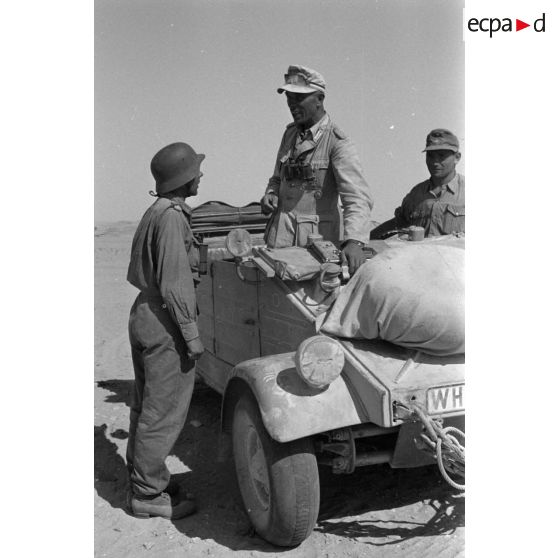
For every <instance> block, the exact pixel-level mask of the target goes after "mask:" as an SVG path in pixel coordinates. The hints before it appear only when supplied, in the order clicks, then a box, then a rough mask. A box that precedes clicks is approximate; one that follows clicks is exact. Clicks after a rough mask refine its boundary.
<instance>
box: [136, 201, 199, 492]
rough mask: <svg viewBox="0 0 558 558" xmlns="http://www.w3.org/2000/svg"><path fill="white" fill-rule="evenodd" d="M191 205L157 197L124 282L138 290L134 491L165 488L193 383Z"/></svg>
mask: <svg viewBox="0 0 558 558" xmlns="http://www.w3.org/2000/svg"><path fill="white" fill-rule="evenodd" d="M190 213H191V210H190V208H189V207H188V206H187V205H186V204H185V203H184V202H181V201H178V202H176V201H171V200H169V199H168V198H159V199H157V201H155V203H153V205H152V206H151V207H150V208H149V209H148V210H147V211H146V213H145V214H144V216H143V218H142V220H141V222H140V224H139V226H138V229H137V231H136V233H135V236H134V240H133V243H132V253H131V260H130V265H129V268H128V281H129V282H130V283H131V284H132V285H134V286H135V287H137V288H138V289H139V290H140V291H141V292H140V294H139V295H138V297H137V298H136V301H135V302H134V305H133V307H132V309H131V312H130V320H129V335H130V344H131V349H132V361H133V365H134V376H135V390H134V393H133V401H132V405H131V410H130V434H129V439H128V449H127V452H126V460H127V464H128V469H129V471H130V480H131V486H132V492H133V493H134V494H136V495H139V496H152V495H156V494H159V493H161V492H163V491H164V490H165V488H166V487H167V485H168V482H169V478H170V473H169V471H168V469H167V467H166V465H165V459H166V457H167V456H168V454H169V452H170V451H171V449H172V447H173V445H174V443H175V442H176V439H177V438H178V435H179V434H180V431H181V430H182V428H183V426H184V422H185V420H186V415H187V413H188V407H189V405H190V399H191V396H192V391H193V387H194V361H193V360H190V359H188V358H187V356H186V355H187V347H186V341H191V340H193V339H195V338H196V337H198V328H197V324H196V317H197V305H196V297H195V285H196V283H197V281H198V275H197V269H198V263H199V256H198V249H197V241H196V240H195V238H194V236H193V234H192V230H191V228H190V224H189V221H190Z"/></svg>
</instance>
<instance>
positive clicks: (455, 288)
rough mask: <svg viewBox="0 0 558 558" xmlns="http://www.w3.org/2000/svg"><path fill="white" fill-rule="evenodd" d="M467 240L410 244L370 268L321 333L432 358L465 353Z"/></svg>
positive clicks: (392, 250)
mask: <svg viewBox="0 0 558 558" xmlns="http://www.w3.org/2000/svg"><path fill="white" fill-rule="evenodd" d="M464 248H465V240H464V239H463V238H455V239H451V238H450V239H449V240H448V241H445V242H427V241H425V242H405V243H401V245H398V246H394V247H393V248H390V249H388V250H385V251H383V252H381V253H379V254H377V255H376V256H374V257H373V258H372V259H370V260H368V261H367V262H366V263H364V264H363V265H362V266H361V267H360V268H359V269H358V271H357V272H356V273H355V275H354V276H353V277H352V278H351V280H350V281H349V283H348V284H347V285H346V286H345V288H344V289H343V290H342V292H341V293H340V294H339V297H338V298H337V300H336V301H335V303H334V304H333V306H332V308H331V309H330V312H329V314H328V316H327V317H326V318H325V320H324V322H323V325H322V327H321V330H322V331H323V332H325V333H330V334H333V335H337V336H340V337H349V338H353V339H376V338H379V339H383V340H385V341H390V342H392V343H394V344H396V345H400V346H402V347H407V348H412V349H418V350H420V351H423V352H425V353H428V354H432V355H440V356H446V355H452V354H460V353H464V352H465V283H464V266H465V249H464Z"/></svg>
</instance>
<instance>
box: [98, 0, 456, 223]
mask: <svg viewBox="0 0 558 558" xmlns="http://www.w3.org/2000/svg"><path fill="white" fill-rule="evenodd" d="M462 10H463V2H462V1H461V0H455V1H454V0H451V1H448V0H376V1H374V0H344V1H342V2H341V1H339V0H298V1H294V0H271V1H270V0H119V1H118V2H115V1H114V0H96V2H95V31H94V33H95V47H94V49H95V52H94V54H95V116H94V118H95V221H96V222H100V221H120V220H127V221H135V220H138V219H139V218H140V217H141V215H142V213H143V211H145V209H146V208H147V207H148V205H149V204H150V203H151V201H152V198H151V197H150V196H149V195H148V191H149V190H150V189H153V187H154V181H153V178H152V176H151V174H150V170H149V163H150V161H151V158H152V157H153V155H154V154H155V153H156V152H157V151H158V150H159V149H160V148H162V147H163V146H165V145H167V144H169V143H172V142H175V141H185V142H187V143H189V144H191V145H192V146H193V147H194V149H195V150H196V151H197V152H201V153H205V154H206V159H205V161H204V163H203V165H202V171H203V173H204V177H203V179H202V183H201V187H200V191H199V195H198V196H197V197H196V198H192V199H190V200H189V203H191V205H193V206H195V205H198V204H200V203H203V202H205V201H209V200H221V201H224V202H227V203H230V204H233V205H244V204H246V203H249V202H252V201H258V200H259V199H260V198H261V196H262V195H263V191H264V189H265V187H266V185H267V181H268V179H269V177H270V176H271V174H272V172H273V166H274V163H275V156H276V153H277V149H278V147H279V142H280V140H281V136H282V133H283V131H284V129H285V126H286V125H287V124H288V123H289V122H290V121H291V116H290V113H289V112H288V109H287V105H286V99H285V96H284V95H279V94H277V92H276V89H277V87H278V86H280V85H281V84H282V83H283V75H284V74H285V73H286V71H287V68H288V66H289V65H290V64H301V65H304V66H308V67H310V68H314V69H315V70H317V71H319V72H320V73H321V74H322V75H323V76H324V78H325V81H326V98H325V108H326V110H327V111H328V113H329V114H330V115H331V117H332V118H333V120H334V121H335V122H336V123H337V124H338V125H339V126H340V127H341V129H343V130H344V131H345V133H346V134H347V135H349V137H351V138H352V140H353V141H354V142H355V144H356V147H357V151H358V153H359V156H360V159H361V163H362V166H363V169H364V174H365V178H366V179H367V182H368V183H369V184H370V187H371V189H372V194H373V197H374V200H375V206H374V211H373V219H375V220H377V221H383V220H385V219H388V218H390V217H391V216H392V214H393V210H394V209H395V207H397V205H399V203H400V201H401V199H402V198H403V196H404V195H405V194H406V193H407V192H408V191H409V190H410V188H411V187H412V186H414V185H415V184H416V183H418V182H420V181H422V180H424V179H425V178H427V177H428V174H427V170H426V166H425V163H424V154H423V153H421V151H422V149H423V148H424V143H425V138H426V134H427V133H428V132H429V131H430V130H431V129H433V128H437V127H444V128H449V129H450V130H452V131H453V132H454V133H455V134H456V135H457V136H458V138H459V139H460V142H461V144H462V153H463V155H464V156H463V158H462V160H461V163H460V166H459V167H458V170H460V171H461V172H464V168H465V151H466V149H465V137H464V122H465V110H464V76H465V67H464V43H463V32H462Z"/></svg>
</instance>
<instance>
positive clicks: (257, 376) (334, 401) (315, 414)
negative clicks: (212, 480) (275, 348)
mask: <svg viewBox="0 0 558 558" xmlns="http://www.w3.org/2000/svg"><path fill="white" fill-rule="evenodd" d="M246 388H248V389H249V390H250V391H251V392H252V394H253V395H254V397H255V398H256V400H257V402H258V405H259V408H260V412H261V415H262V419H263V423H264V425H265V427H266V429H267V431H268V433H269V435H270V436H271V437H272V438H273V439H274V440H277V441H278V442H289V441H291V440H297V439H299V438H304V437H306V436H310V435H312V434H317V433H320V432H326V431H328V430H333V429H335V428H342V427H346V426H351V425H354V424H360V423H362V422H367V421H368V420H369V419H367V418H366V414H365V412H364V411H363V410H362V409H359V407H358V402H357V401H358V399H357V398H356V397H353V396H352V395H351V393H350V390H349V387H348V385H347V383H346V382H345V378H344V376H343V374H341V375H340V376H339V377H338V378H337V379H336V380H335V381H333V382H332V383H331V384H330V385H329V386H327V387H326V388H323V389H316V388H312V387H310V386H309V385H307V384H306V383H305V382H304V381H303V380H302V378H300V376H299V375H298V372H297V371H296V368H295V364H294V353H284V354H279V355H270V356H266V357H261V358H255V359H251V360H247V361H245V362H242V363H240V364H238V365H237V366H235V367H234V368H233V369H232V370H231V372H230V375H229V378H228V383H227V387H226V390H225V394H224V399H223V411H222V421H223V429H224V430H228V429H229V426H230V424H231V421H232V413H233V410H234V405H235V402H236V399H237V397H238V396H239V395H240V393H242V391H243V390H245V389H246Z"/></svg>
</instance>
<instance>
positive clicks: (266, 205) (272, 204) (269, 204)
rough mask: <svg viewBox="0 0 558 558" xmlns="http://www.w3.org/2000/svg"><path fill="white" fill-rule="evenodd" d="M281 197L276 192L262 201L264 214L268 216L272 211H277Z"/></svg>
mask: <svg viewBox="0 0 558 558" xmlns="http://www.w3.org/2000/svg"><path fill="white" fill-rule="evenodd" d="M278 200H279V197H278V196H277V194H276V193H275V192H269V193H267V194H265V196H264V197H263V198H262V199H261V200H260V205H261V206H262V213H263V214H264V215H267V214H268V213H271V212H272V211H275V210H276V209H277V203H278Z"/></svg>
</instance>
